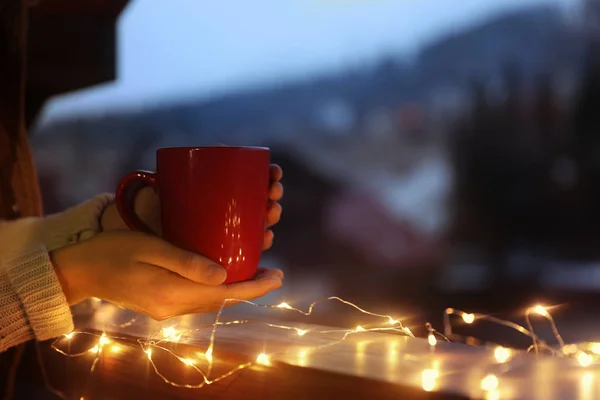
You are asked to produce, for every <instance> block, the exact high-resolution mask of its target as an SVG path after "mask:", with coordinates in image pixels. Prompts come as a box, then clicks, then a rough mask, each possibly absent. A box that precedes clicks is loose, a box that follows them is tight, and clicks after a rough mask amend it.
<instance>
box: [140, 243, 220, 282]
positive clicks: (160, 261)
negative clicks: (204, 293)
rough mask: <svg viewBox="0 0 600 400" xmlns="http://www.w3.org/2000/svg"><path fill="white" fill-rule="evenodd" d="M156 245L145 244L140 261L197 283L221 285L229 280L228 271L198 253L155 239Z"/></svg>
mask: <svg viewBox="0 0 600 400" xmlns="http://www.w3.org/2000/svg"><path fill="white" fill-rule="evenodd" d="M150 238H152V239H153V241H154V242H155V243H151V244H150V243H145V244H144V246H143V248H144V252H143V253H142V254H140V257H139V260H140V261H141V262H143V263H146V264H151V265H155V266H157V267H161V268H164V269H167V270H169V271H172V272H175V273H176V274H178V275H181V276H182V277H184V278H186V279H189V280H191V281H193V282H196V283H203V284H206V285H220V284H222V283H223V282H225V279H226V278H227V271H226V270H225V268H223V267H221V266H220V265H218V264H217V263H215V262H214V261H212V260H209V259H208V258H206V257H204V256H201V255H199V254H196V253H192V252H189V251H185V250H182V249H180V248H178V247H175V246H173V245H172V244H170V243H168V242H166V241H164V240H162V239H160V238H154V237H150Z"/></svg>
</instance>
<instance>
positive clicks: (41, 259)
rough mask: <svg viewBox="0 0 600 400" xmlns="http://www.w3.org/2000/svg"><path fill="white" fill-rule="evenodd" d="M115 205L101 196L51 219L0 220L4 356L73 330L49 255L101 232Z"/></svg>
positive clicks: (0, 342)
mask: <svg viewBox="0 0 600 400" xmlns="http://www.w3.org/2000/svg"><path fill="white" fill-rule="evenodd" d="M110 201H112V196H110V195H101V196H98V197H96V198H94V199H92V200H90V201H87V202H85V203H82V204H80V205H78V206H76V207H74V208H72V209H70V210H67V211H65V212H63V213H59V214H54V215H51V216H48V217H46V218H22V219H18V220H15V221H8V222H0V352H1V351H5V350H6V349H8V348H10V347H12V346H16V345H18V344H20V343H22V342H25V341H28V340H31V339H37V340H47V339H51V338H54V337H58V336H60V335H64V334H67V333H69V332H71V331H72V330H73V318H72V316H71V311H70V308H69V304H68V303H67V300H66V298H65V295H64V293H63V291H62V287H61V285H60V282H59V280H58V277H57V276H56V274H55V272H54V267H53V265H52V262H51V260H50V256H49V253H50V252H51V251H53V250H56V249H58V248H61V247H64V246H66V245H69V244H72V243H76V242H78V241H80V240H83V239H86V238H88V237H91V236H93V235H94V234H95V233H96V232H99V231H100V216H101V214H102V211H103V210H104V208H105V207H106V205H107V204H108V203H110Z"/></svg>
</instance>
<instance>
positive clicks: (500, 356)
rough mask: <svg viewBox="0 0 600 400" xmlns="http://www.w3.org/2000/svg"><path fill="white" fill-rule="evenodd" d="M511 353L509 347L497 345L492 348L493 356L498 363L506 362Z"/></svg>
mask: <svg viewBox="0 0 600 400" xmlns="http://www.w3.org/2000/svg"><path fill="white" fill-rule="evenodd" d="M511 354H512V352H511V351H510V349H507V348H506V347H502V346H498V347H496V348H495V349H494V358H496V361H498V362H499V363H505V362H507V361H508V359H509V358H510V356H511Z"/></svg>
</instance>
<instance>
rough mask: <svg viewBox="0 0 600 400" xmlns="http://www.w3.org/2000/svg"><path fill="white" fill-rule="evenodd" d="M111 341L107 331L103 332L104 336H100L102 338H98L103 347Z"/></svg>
mask: <svg viewBox="0 0 600 400" xmlns="http://www.w3.org/2000/svg"><path fill="white" fill-rule="evenodd" d="M109 343H110V339H109V338H107V337H106V333H103V334H102V336H100V340H98V344H99V345H100V347H102V346H105V345H107V344H109Z"/></svg>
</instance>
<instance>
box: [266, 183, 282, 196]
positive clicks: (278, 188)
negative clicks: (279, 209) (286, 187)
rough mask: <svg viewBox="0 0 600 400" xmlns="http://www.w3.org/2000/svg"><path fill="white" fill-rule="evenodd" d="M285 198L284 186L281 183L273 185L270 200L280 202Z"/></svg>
mask: <svg viewBox="0 0 600 400" xmlns="http://www.w3.org/2000/svg"><path fill="white" fill-rule="evenodd" d="M282 197H283V185H282V184H281V182H275V183H272V184H271V187H270V188H269V200H272V201H279V200H281V198H282Z"/></svg>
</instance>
